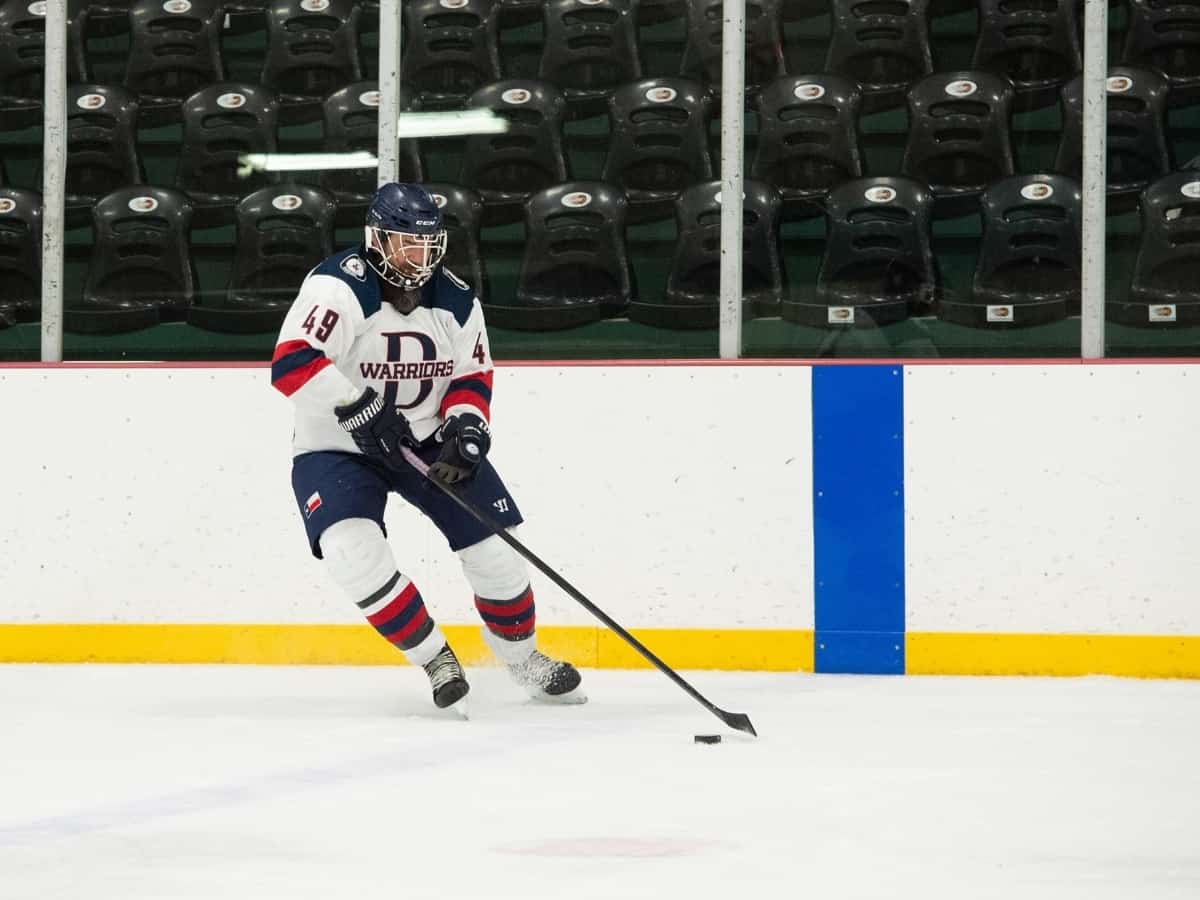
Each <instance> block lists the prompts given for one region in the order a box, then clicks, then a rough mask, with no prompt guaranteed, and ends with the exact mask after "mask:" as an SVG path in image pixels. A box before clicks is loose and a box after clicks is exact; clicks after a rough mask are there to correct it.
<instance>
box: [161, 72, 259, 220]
mask: <svg viewBox="0 0 1200 900" xmlns="http://www.w3.org/2000/svg"><path fill="white" fill-rule="evenodd" d="M278 112H279V101H278V100H277V99H276V97H275V95H274V94H273V93H272V92H271V91H269V90H267V89H265V88H262V87H259V86H258V85H253V84H238V83H235V82H223V83H221V84H215V85H213V86H212V87H208V88H205V89H204V90H202V91H198V92H197V93H195V94H193V95H192V96H191V97H188V98H187V100H186V101H184V104H183V147H182V148H181V151H180V160H179V174H178V177H177V179H176V186H177V187H179V188H180V189H181V190H184V191H186V192H187V193H188V196H190V197H191V199H192V202H193V203H194V204H195V206H196V212H197V214H198V215H197V218H198V221H197V223H196V224H197V225H201V224H210V223H213V222H218V221H224V220H227V219H228V218H229V217H230V215H231V213H232V208H233V206H234V205H235V204H237V202H238V201H239V200H241V199H242V197H245V196H247V195H248V194H251V193H253V192H254V191H256V190H258V189H259V188H261V187H265V186H266V185H268V184H271V183H273V182H275V181H276V180H277V179H276V178H275V176H274V175H272V174H271V173H268V172H261V171H255V172H252V173H246V174H242V173H240V172H239V157H240V156H241V155H242V154H246V153H273V152H275V149H276V137H275V131H276V124H277V121H278Z"/></svg>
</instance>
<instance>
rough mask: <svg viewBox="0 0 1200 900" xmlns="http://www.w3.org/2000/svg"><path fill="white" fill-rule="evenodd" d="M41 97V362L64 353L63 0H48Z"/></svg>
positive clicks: (65, 80) (64, 57)
mask: <svg viewBox="0 0 1200 900" xmlns="http://www.w3.org/2000/svg"><path fill="white" fill-rule="evenodd" d="M45 54H46V56H45V60H46V62H45V65H46V74H45V91H44V94H43V98H42V123H43V124H42V128H43V131H42V362H62V358H63V333H62V321H63V230H64V217H65V215H66V211H65V203H66V181H67V0H48V2H47V3H46V50H45Z"/></svg>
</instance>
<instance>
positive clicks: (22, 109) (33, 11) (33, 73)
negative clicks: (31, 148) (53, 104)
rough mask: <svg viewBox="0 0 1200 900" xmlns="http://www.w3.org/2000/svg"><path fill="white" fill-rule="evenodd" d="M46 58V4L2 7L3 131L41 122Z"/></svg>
mask: <svg viewBox="0 0 1200 900" xmlns="http://www.w3.org/2000/svg"><path fill="white" fill-rule="evenodd" d="M45 56H46V10H45V4H44V3H0V127H5V128H10V127H11V128H24V127H27V126H29V125H33V124H35V123H36V122H37V120H38V117H39V116H40V115H41V108H42V95H43V79H42V75H43V72H44V70H45Z"/></svg>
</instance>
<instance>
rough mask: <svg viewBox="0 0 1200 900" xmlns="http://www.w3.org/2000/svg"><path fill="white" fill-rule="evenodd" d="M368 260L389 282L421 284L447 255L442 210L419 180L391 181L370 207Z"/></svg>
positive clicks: (408, 285)
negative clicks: (406, 182) (417, 181)
mask: <svg viewBox="0 0 1200 900" xmlns="http://www.w3.org/2000/svg"><path fill="white" fill-rule="evenodd" d="M364 244H365V245H366V257H367V262H368V263H370V265H371V268H372V269H374V270H375V272H376V274H377V275H378V276H379V277H380V278H382V279H383V280H384V281H386V282H387V283H388V284H394V285H395V286H396V287H401V288H404V289H406V290H412V289H414V288H419V287H420V286H421V285H423V284H425V282H427V281H429V279H430V278H432V277H433V272H434V269H436V268H437V267H438V264H439V263H441V261H442V257H444V256H445V255H446V228H445V226H444V225H443V224H442V211H441V210H440V209H438V205H437V203H436V202H435V201H434V199H433V197H432V196H431V195H430V193H429V191H427V190H425V188H423V187H421V185H419V184H405V183H398V182H394V181H393V182H389V183H388V184H385V185H383V186H382V187H381V188H379V190H378V191H376V192H375V196H374V197H373V198H372V200H371V206H370V207H369V208H368V209H367V224H366V235H365V241H364Z"/></svg>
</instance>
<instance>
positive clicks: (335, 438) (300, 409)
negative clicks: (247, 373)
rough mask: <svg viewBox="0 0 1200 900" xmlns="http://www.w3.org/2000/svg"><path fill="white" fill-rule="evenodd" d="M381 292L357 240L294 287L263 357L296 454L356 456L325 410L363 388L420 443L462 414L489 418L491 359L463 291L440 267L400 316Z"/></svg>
mask: <svg viewBox="0 0 1200 900" xmlns="http://www.w3.org/2000/svg"><path fill="white" fill-rule="evenodd" d="M380 288H381V284H380V281H379V278H378V277H377V276H376V274H375V272H374V270H373V269H372V268H371V267H370V266H369V265H367V263H366V260H365V259H364V258H363V254H362V247H361V246H360V247H357V248H355V249H352V250H347V251H344V252H342V253H338V254H336V255H334V256H331V257H329V258H328V259H327V260H325V261H324V262H323V263H321V265H319V266H317V267H316V268H315V269H313V270H312V271H311V272H310V273H309V274H308V277H307V278H305V279H304V283H303V284H302V285H301V286H300V293H299V294H298V295H297V296H296V300H295V302H294V303H293V304H292V308H291V309H290V310H289V311H288V315H287V318H286V319H285V320H284V322H283V327H282V329H281V330H280V332H279V340H278V342H277V344H276V346H275V356H274V358H273V359H272V362H271V383H272V384H273V385H274V386H275V387H276V388H277V389H278V390H279V391H280V392H282V393H283V394H284V395H285V396H287V397H291V398H292V400H293V401H295V404H296V432H295V436H294V438H293V452H294V454H295V455H299V454H301V453H308V452H311V451H314V450H341V451H345V452H347V453H357V452H358V448H357V447H356V446H355V444H354V440H353V439H352V438H351V437H350V435H349V434H348V433H347V432H346V431H345V430H344V429H343V428H342V427H341V426H340V425H339V424H338V421H337V416H336V415H334V412H333V408H334V407H335V406H339V405H342V404H346V403H351V402H353V401H354V400H356V399H358V397H359V396H361V395H362V392H363V390H364V388H366V387H367V386H368V385H369V386H371V387H373V388H375V390H376V391H378V392H379V393H380V394H382V395H383V397H384V398H385V400H387V401H389V402H391V403H394V404H395V405H396V406H397V407H398V408H399V409H400V411H401V412H403V413H404V415H405V417H406V418H407V419H408V421H409V422H410V423H411V424H412V429H413V433H414V434H415V435H416V437H417V438H418V439H420V440H424V439H425V438H427V437H429V436H430V435H432V434H433V432H434V431H436V430H437V428H438V427H439V426H440V425H441V424H442V422H443V421H444V420H445V419H446V418H447V417H448V416H453V415H457V414H459V413H461V412H473V413H475V414H476V415H479V416H482V417H483V418H484V420H485V421H490V416H491V409H490V404H491V399H492V355H491V351H490V350H489V349H488V338H487V329H486V328H485V326H484V322H483V310H482V308H481V307H480V305H479V300H478V299H477V298H476V297H475V294H474V292H473V291H472V290H471V288H470V287H468V286H467V285H466V284H465V283H464V282H463V281H461V280H460V279H459V278H458V277H456V276H455V275H454V274H453V273H451V272H450V271H448V270H447V269H446V268H445V266H439V267H438V269H437V270H436V272H435V273H434V275H433V278H432V279H430V281H429V282H428V283H426V284H425V285H424V286H423V287H422V288H421V300H420V303H419V304H418V305H417V307H416V308H415V309H414V310H413V311H412V312H410V313H408V314H407V315H406V314H404V313H401V312H399V311H398V310H397V309H396V308H395V307H394V306H392V305H391V304H390V303H387V302H384V301H383V298H382V294H381V290H380Z"/></svg>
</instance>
